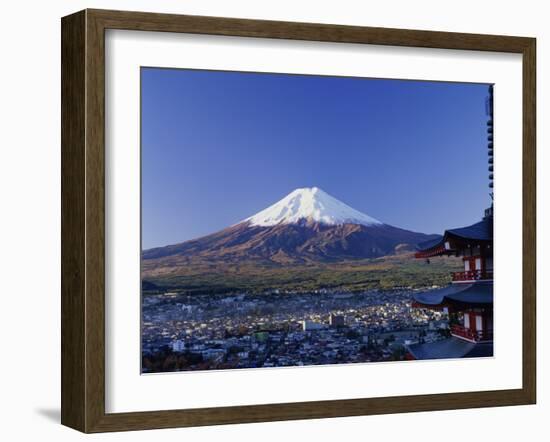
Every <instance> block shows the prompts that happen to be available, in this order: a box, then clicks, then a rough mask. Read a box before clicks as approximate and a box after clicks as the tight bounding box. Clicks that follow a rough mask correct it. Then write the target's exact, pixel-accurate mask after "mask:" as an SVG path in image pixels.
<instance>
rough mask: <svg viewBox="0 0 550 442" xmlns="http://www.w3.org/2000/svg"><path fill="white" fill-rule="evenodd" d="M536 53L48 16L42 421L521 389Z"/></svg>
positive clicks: (526, 47)
mask: <svg viewBox="0 0 550 442" xmlns="http://www.w3.org/2000/svg"><path fill="white" fill-rule="evenodd" d="M535 52H536V46H535V39H532V38H527V37H511V36H494V35H473V34H457V33H448V32H433V31H419V30H403V29H384V28H368V27H350V26H340V25H327V24H311V23H290V22H275V21H260V20H243V19H235V18H217V17H199V16H183V15H167V14H153V13H139V12H122V11H105V10H85V11H81V12H78V13H75V14H73V15H70V16H67V17H64V18H63V19H62V413H61V415H62V423H63V424H64V425H67V426H70V427H72V428H75V429H78V430H80V431H83V432H103V431H121V430H140V429H151V428H168V427H183V426H197V425H215V424H229V423H241V422H243V423H244V422H261V421H277V420H289V419H310V418H325V417H337V416H352V415H368V414H381V413H401V412H412V411H429V410H445V409H458V408H473V407H489V406H504V405H525V404H533V403H535V398H536V351H535V329H536V324H535V282H536V275H535V268H536V261H535V259H536V248H535V240H536V238H535V225H536V219H535V212H536V210H535V178H536V177H535V170H536V162H535ZM495 146H496V149H495Z"/></svg>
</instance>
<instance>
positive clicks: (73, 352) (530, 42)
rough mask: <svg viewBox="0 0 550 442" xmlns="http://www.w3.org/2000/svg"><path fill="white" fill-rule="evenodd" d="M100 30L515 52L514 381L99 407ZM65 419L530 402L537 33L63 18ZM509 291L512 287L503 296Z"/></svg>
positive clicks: (332, 412)
mask: <svg viewBox="0 0 550 442" xmlns="http://www.w3.org/2000/svg"><path fill="white" fill-rule="evenodd" d="M106 29H127V30H142V31H160V32H186V33H196V34H212V35H230V36H244V37H260V38H280V39H291V40H310V41H328V42H340V43H342V42H345V43H358V44H378V45H392V46H406V47H427V48H446V49H458V50H478V51H499V52H513V53H520V54H522V55H523V129H524V131H523V158H524V161H523V180H524V186H523V250H524V263H523V305H524V308H523V387H522V388H520V389H515V390H502V391H481V392H469V393H448V394H436V395H417V396H403V397H387V398H365V399H353V400H339V401H318V402H301V403H287V404H271V405H251V406H236V407H220V408H203V409H189V410H170V411H148V412H138V413H116V414H106V413H105V388H106V387H105V161H104V158H105V83H104V82H105V46H104V44H105V40H104V34H105V30H106ZM62 40H63V41H62V241H63V244H62V378H63V379H62V423H63V424H65V425H67V426H70V427H73V428H76V429H78V430H80V431H83V432H101V431H122V430H141V429H150V428H170V427H184V426H197V425H217V424H229V423H241V422H243V423H244V422H262V421H280V420H289V419H314V418H327V417H339V416H357V415H366V414H382V413H404V412H413V411H429V410H444V409H459V408H473V407H488V406H504V405H520V404H532V403H534V402H535V398H536V352H535V342H536V341H535V333H536V323H535V308H536V307H535V284H536V274H535V269H536V254H535V250H536V249H535V246H536V231H535V228H536V220H535V213H536V207H535V198H536V189H535V185H536V178H535V170H536V158H535V111H536V109H535V78H536V77H535V53H536V46H535V40H534V39H532V38H526V37H510V36H494V35H477V34H458V33H448V32H432V31H414V30H402V29H384V28H364V27H356V26H337V25H326V24H323V25H321V24H311V23H289V22H274V21H263V20H241V19H230V18H216V17H197V16H182V15H170V14H152V13H141V12H123V11H103V10H86V11H81V12H79V13H77V14H73V15H71V16H68V17H65V18H63V20H62ZM512 295H513V294H512Z"/></svg>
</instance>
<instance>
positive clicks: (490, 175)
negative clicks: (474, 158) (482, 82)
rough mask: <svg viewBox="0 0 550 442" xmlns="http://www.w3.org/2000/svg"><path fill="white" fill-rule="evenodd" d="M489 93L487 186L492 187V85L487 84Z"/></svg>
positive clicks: (487, 107) (487, 111) (491, 195)
mask: <svg viewBox="0 0 550 442" xmlns="http://www.w3.org/2000/svg"><path fill="white" fill-rule="evenodd" d="M488 92H489V95H488V96H487V98H486V100H485V112H486V113H487V148H488V155H489V188H490V189H492V188H493V171H494V169H493V149H494V142H493V85H492V84H491V85H489V91H488ZM489 195H490V197H491V204H492V201H493V191H492V190H491V193H489Z"/></svg>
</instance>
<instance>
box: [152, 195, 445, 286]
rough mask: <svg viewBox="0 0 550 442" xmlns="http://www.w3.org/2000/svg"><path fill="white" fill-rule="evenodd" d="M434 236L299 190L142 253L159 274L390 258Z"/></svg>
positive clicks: (335, 200)
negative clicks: (236, 219) (217, 227)
mask: <svg viewBox="0 0 550 442" xmlns="http://www.w3.org/2000/svg"><path fill="white" fill-rule="evenodd" d="M435 237H436V235H425V234H423V233H417V232H412V231H409V230H405V229H400V228H398V227H394V226H390V225H388V224H384V223H382V222H380V221H378V220H376V219H375V218H372V217H370V216H369V215H366V214H364V213H362V212H359V211H357V210H355V209H353V208H351V207H350V206H348V205H346V204H344V203H342V202H340V201H338V200H337V199H336V198H334V197H332V196H330V195H328V194H327V193H325V192H323V191H322V190H320V189H318V188H306V189H297V190H295V191H294V192H292V193H290V194H289V195H287V196H286V197H285V198H283V199H282V200H280V201H279V202H277V203H275V204H274V205H272V206H270V207H268V208H267V209H265V210H262V211H261V212H259V213H257V214H256V215H253V216H251V217H249V218H246V219H245V220H244V221H242V222H240V223H238V224H236V225H234V226H231V227H228V228H226V229H223V230H221V231H219V232H216V233H213V234H211V235H207V236H204V237H202V238H198V239H194V240H190V241H186V242H183V243H180V244H175V245H171V246H166V247H160V248H155V249H150V250H146V251H144V252H143V253H142V258H143V261H142V271H143V274H144V276H160V275H163V274H171V275H174V274H177V273H178V268H182V267H185V266H187V267H188V266H193V265H195V264H199V263H200V265H201V266H204V265H205V264H208V263H209V264H212V265H215V264H216V263H224V264H228V263H233V264H239V263H247V264H248V265H250V263H257V264H261V265H268V266H283V265H287V264H294V265H296V264H308V263H335V262H341V261H343V260H357V259H365V258H376V257H380V256H385V255H392V254H395V253H399V252H402V251H407V250H411V249H412V248H413V247H414V245H416V244H418V243H420V242H423V241H426V240H429V239H432V238H435Z"/></svg>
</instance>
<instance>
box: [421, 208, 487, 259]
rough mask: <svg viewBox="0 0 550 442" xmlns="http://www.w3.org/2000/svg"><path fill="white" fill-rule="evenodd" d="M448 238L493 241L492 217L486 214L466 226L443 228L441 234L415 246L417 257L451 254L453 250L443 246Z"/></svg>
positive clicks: (463, 240) (459, 240)
mask: <svg viewBox="0 0 550 442" xmlns="http://www.w3.org/2000/svg"><path fill="white" fill-rule="evenodd" d="M449 240H452V241H455V242H456V241H458V242H468V241H476V242H492V241H493V217H492V215H491V216H486V217H485V218H483V219H482V220H481V221H479V222H477V223H475V224H472V225H470V226H466V227H459V228H456V229H448V230H445V233H444V234H443V236H440V237H439V238H437V239H432V240H429V241H425V242H422V243H420V244H418V246H417V247H416V250H417V252H416V254H415V256H416V257H417V258H428V257H430V256H436V255H444V254H451V253H453V252H454V251H455V250H453V249H449V248H447V247H446V246H445V244H446V243H447V242H449Z"/></svg>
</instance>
